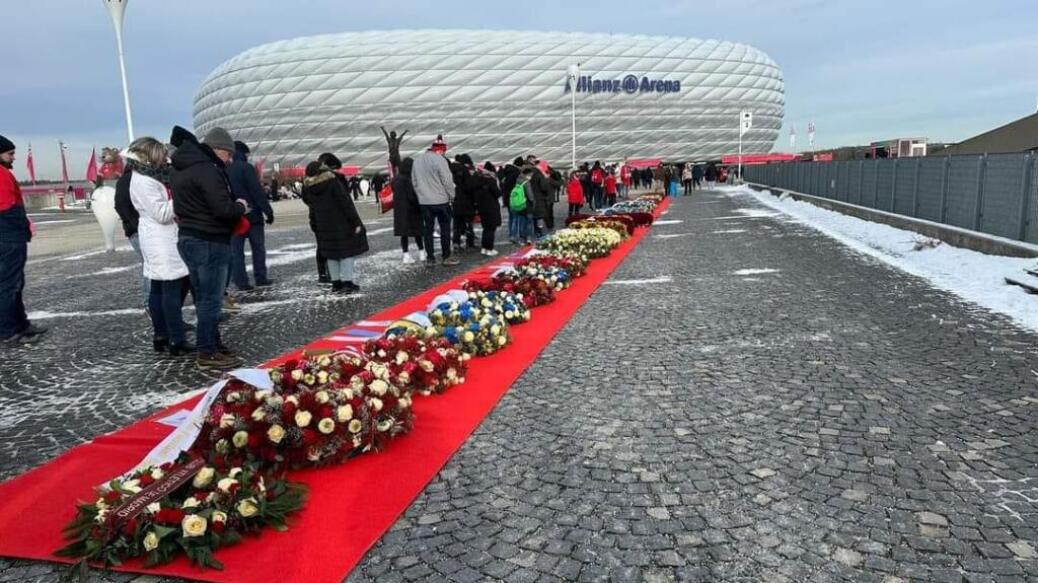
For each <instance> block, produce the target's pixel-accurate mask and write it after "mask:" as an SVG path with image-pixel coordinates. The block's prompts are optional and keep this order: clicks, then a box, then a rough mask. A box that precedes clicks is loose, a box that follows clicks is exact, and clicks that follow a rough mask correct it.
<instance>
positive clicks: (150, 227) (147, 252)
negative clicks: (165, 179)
mask: <svg viewBox="0 0 1038 583" xmlns="http://www.w3.org/2000/svg"><path fill="white" fill-rule="evenodd" d="M129 190H130V202H131V203H132V204H133V208H134V210H135V211H136V212H137V213H138V214H139V217H140V219H139V221H138V230H137V235H138V241H139V242H140V246H141V255H142V256H143V257H144V277H145V279H153V280H158V281H172V280H175V279H180V278H182V277H186V276H187V265H185V264H184V260H183V259H182V258H181V257H180V252H179V251H178V250H177V223H176V222H175V221H174V216H173V200H172V199H171V198H170V196H169V191H168V190H166V185H164V184H162V183H161V182H159V181H158V180H155V179H154V178H152V177H150V176H145V175H143V174H141V173H139V172H134V173H132V174H131V178H130V186H129Z"/></svg>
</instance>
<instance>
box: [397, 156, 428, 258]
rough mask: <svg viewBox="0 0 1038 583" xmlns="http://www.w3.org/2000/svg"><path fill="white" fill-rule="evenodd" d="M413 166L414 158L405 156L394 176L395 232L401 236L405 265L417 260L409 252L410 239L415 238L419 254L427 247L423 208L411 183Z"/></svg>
mask: <svg viewBox="0 0 1038 583" xmlns="http://www.w3.org/2000/svg"><path fill="white" fill-rule="evenodd" d="M413 168H414V159H413V158H410V157H408V158H404V159H403V160H401V161H400V164H399V165H398V166H397V172H396V176H394V177H393V234H394V235H396V236H397V237H400V252H401V255H402V257H403V262H404V264H405V265H407V264H410V263H414V262H415V258H414V257H411V254H410V253H408V243H409V240H410V239H414V242H415V245H416V246H417V247H418V251H419V254H420V253H421V251H422V250H423V248H424V247H425V245H424V241H423V240H422V210H421V208H420V207H419V206H418V195H417V194H415V191H414V185H413V184H412V183H411V171H412V169H413ZM420 257H421V256H420V255H419V258H420Z"/></svg>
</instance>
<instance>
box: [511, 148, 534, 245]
mask: <svg viewBox="0 0 1038 583" xmlns="http://www.w3.org/2000/svg"><path fill="white" fill-rule="evenodd" d="M533 172H534V169H533V167H532V166H524V167H523V169H522V171H521V172H520V174H519V180H518V181H516V183H515V186H513V187H512V190H511V192H509V193H508V207H509V212H511V213H512V217H513V218H515V221H516V237H517V238H516V241H517V242H520V243H522V244H524V245H529V244H530V217H531V215H532V214H533V207H534V194H533V187H532V186H531V184H530V182H531V181H532V180H533Z"/></svg>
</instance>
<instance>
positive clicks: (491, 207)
mask: <svg viewBox="0 0 1038 583" xmlns="http://www.w3.org/2000/svg"><path fill="white" fill-rule="evenodd" d="M462 158H464V159H465V160H463V163H465V162H467V163H468V166H469V167H470V168H471V172H470V173H469V176H468V181H469V189H468V190H469V192H471V193H472V198H473V201H474V202H475V203H476V212H477V213H478V214H479V225H480V228H481V229H482V232H481V234H480V253H482V254H483V255H486V256H487V257H494V256H495V255H497V254H498V253H497V250H496V249H494V236H495V234H496V233H497V228H498V227H500V226H501V186H500V184H498V181H497V176H496V175H495V174H494V166H493V164H491V163H490V162H487V163H486V164H485V165H484V166H482V167H478V168H475V167H472V160H471V158H469V157H468V154H466V155H465V156H462Z"/></svg>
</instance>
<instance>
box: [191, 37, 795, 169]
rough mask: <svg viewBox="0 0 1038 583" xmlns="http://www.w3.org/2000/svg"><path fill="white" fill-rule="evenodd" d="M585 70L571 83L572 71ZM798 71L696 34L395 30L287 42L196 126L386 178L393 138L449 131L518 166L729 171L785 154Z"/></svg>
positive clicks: (274, 46) (199, 110)
mask: <svg viewBox="0 0 1038 583" xmlns="http://www.w3.org/2000/svg"><path fill="white" fill-rule="evenodd" d="M574 64H579V74H578V76H577V77H576V78H575V79H573V80H571V79H570V76H569V73H568V70H569V68H570V66H571V65H574ZM784 103H785V102H784V94H783V80H782V73H781V71H780V70H779V68H778V66H777V65H776V64H775V62H774V61H772V60H771V58H769V57H768V56H767V55H766V54H764V53H763V52H761V51H759V50H757V49H755V48H753V47H750V46H746V45H742V44H737V43H731V42H722V41H714V40H699V39H693V38H677V37H664V36H640V35H638V36H635V35H611V34H585V33H557V32H514V31H467V30H390V31H372V32H347V33H341V34H331V35H322V36H312V37H304V38H297V39H292V40H286V41H279V42H274V43H270V44H265V45H261V46H259V47H256V48H253V49H250V50H248V51H245V52H243V53H241V54H239V55H237V56H236V57H234V58H232V59H230V60H229V61H227V62H225V63H223V64H222V65H220V66H219V67H217V68H216V70H215V71H213V72H212V73H211V74H210V75H209V76H208V77H207V78H206V79H205V81H204V82H203V83H202V86H201V88H200V90H199V92H198V95H197V97H196V99H195V104H194V116H195V120H194V122H195V129H196V130H197V131H198V132H199V133H200V134H201V133H204V132H205V131H207V130H208V129H210V128H212V127H214V126H222V127H225V128H227V129H228V130H229V131H230V132H231V134H232V135H233V136H234V137H235V138H236V139H240V140H242V141H244V142H246V143H248V144H249V145H250V146H251V147H252V150H253V153H254V157H262V158H264V159H265V160H266V161H267V164H270V163H271V162H279V163H281V164H282V165H287V166H301V165H304V164H305V163H306V162H307V161H309V160H312V159H314V158H315V157H316V156H317V155H318V154H319V153H321V152H325V151H329V152H334V153H336V154H337V155H338V156H339V157H340V158H341V159H342V160H343V163H344V164H347V165H351V166H358V167H360V168H361V169H362V170H363V171H373V170H379V169H383V168H385V167H386V164H387V153H386V142H385V139H384V137H383V135H382V132H381V131H380V130H379V126H385V127H386V129H387V130H389V129H396V130H397V131H398V132H400V131H403V130H408V134H407V136H406V138H405V140H404V143H403V146H402V147H401V153H402V155H405V156H407V155H411V154H413V153H415V152H417V151H420V150H422V149H424V148H426V147H427V146H428V145H429V144H430V143H431V142H432V141H433V140H434V139H435V138H436V136H437V134H442V135H443V136H444V139H445V140H446V141H447V143H448V144H449V146H450V153H452V154H458V153H462V152H467V153H469V154H471V155H472V157H473V158H474V159H475V160H493V161H495V162H502V161H505V160H511V159H513V158H515V157H516V156H518V155H523V154H529V153H532V154H536V155H537V156H539V157H541V158H542V159H544V160H547V161H548V162H549V163H551V164H552V165H555V166H558V167H568V166H569V165H570V161H571V144H572V139H573V137H572V136H573V135H572V132H571V108H572V109H573V110H575V112H576V143H577V159H578V162H579V161H584V160H603V161H619V160H622V159H624V158H626V157H629V158H632V159H646V158H652V159H655V158H659V159H664V160H671V161H679V160H708V159H720V157H721V156H722V155H724V154H732V153H735V152H736V150H737V147H738V137H739V116H740V112H741V111H751V112H753V124H752V128H751V129H750V130H748V131H747V132H746V133H745V134H744V136H743V152H745V153H764V152H768V151H770V150H771V147H772V145H773V144H774V142H775V139H776V138H777V137H778V133H779V129H780V127H781V125H782V116H783V108H784Z"/></svg>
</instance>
